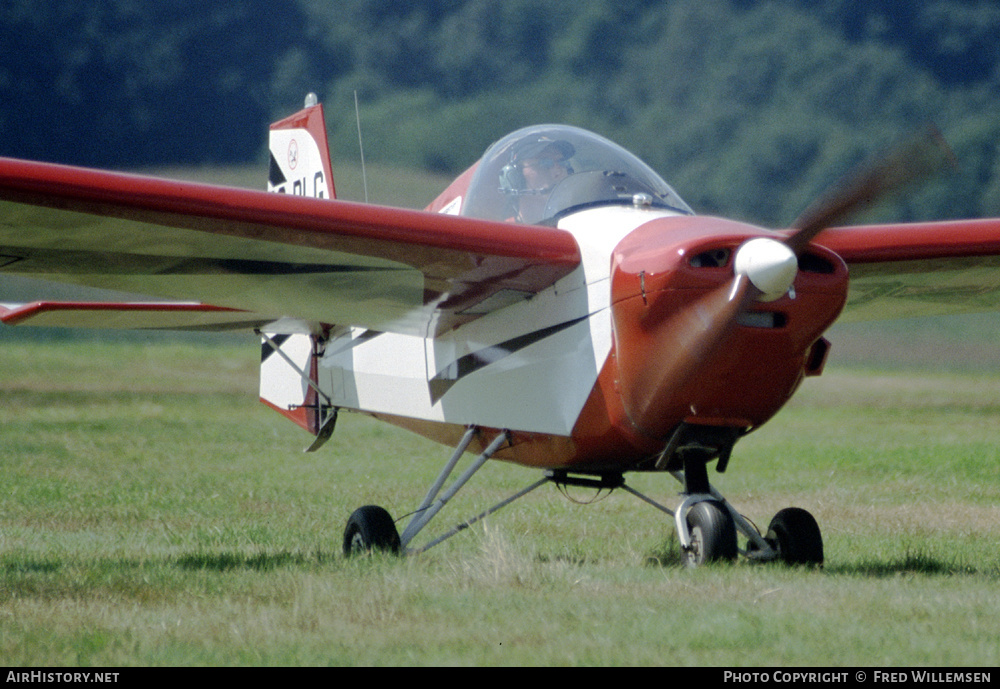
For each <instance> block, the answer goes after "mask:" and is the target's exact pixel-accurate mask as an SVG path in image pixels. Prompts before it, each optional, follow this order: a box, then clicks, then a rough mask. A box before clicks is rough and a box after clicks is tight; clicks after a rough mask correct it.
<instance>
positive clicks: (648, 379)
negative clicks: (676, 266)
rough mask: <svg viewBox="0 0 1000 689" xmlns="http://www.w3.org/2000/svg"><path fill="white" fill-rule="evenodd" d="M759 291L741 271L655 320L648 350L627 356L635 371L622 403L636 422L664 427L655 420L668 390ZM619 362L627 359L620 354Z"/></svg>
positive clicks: (649, 428) (652, 430)
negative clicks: (632, 359) (635, 357)
mask: <svg viewBox="0 0 1000 689" xmlns="http://www.w3.org/2000/svg"><path fill="white" fill-rule="evenodd" d="M759 294H760V290H758V289H757V288H756V287H754V286H753V284H752V283H751V281H750V279H749V278H748V277H747V276H746V275H745V274H737V275H735V276H734V277H733V279H732V280H730V281H729V282H728V283H726V284H724V285H720V286H719V287H717V288H716V289H714V290H712V291H711V292H709V293H707V294H705V295H704V296H702V297H701V298H700V299H698V300H697V301H695V302H694V303H692V304H691V305H689V306H688V307H687V308H685V309H683V310H682V311H679V312H677V313H675V314H673V315H672V316H671V317H670V318H669V319H667V320H666V321H664V322H661V323H659V324H658V325H657V326H656V333H655V335H654V338H653V342H652V343H651V345H650V346H649V347H648V349H644V351H645V352H648V353H649V354H650V355H640V356H642V360H641V361H635V362H632V364H633V365H636V366H637V367H638V369H639V372H638V375H635V376H632V377H631V379H632V380H633V381H634V384H633V385H632V386H630V388H631V389H630V399H629V400H627V401H626V407H627V411H628V414H629V418H631V419H632V422H633V423H635V424H636V426H638V427H639V428H641V429H642V430H643V431H644V432H646V433H648V434H650V435H655V434H657V433H658V432H660V431H661V430H662V431H663V432H666V429H659V428H658V425H659V424H660V423H661V419H663V418H664V413H663V407H664V405H665V404H668V403H669V399H668V398H669V396H670V395H671V394H672V393H673V392H675V391H676V390H678V389H680V388H681V387H682V386H683V385H684V384H685V383H687V382H688V380H689V379H690V378H691V376H692V375H693V374H694V373H695V372H696V371H697V370H698V368H699V367H700V366H701V365H702V364H703V363H704V361H705V360H706V359H708V358H709V357H711V356H712V354H713V353H714V352H715V351H716V349H717V348H718V346H719V345H720V344H721V342H722V341H723V340H724V339H725V337H726V335H728V334H729V333H730V332H731V330H732V329H733V327H734V326H735V325H736V323H737V319H738V317H739V314H740V313H742V312H743V311H745V310H746V309H747V308H748V307H749V305H750V304H751V303H752V302H753V300H754V299H756V298H757V296H758V295H759ZM623 354H625V355H626V356H627V353H626V352H623ZM636 354H639V353H638V352H636ZM620 363H621V364H624V365H626V366H628V365H629V362H627V361H624V360H622V359H621V357H620Z"/></svg>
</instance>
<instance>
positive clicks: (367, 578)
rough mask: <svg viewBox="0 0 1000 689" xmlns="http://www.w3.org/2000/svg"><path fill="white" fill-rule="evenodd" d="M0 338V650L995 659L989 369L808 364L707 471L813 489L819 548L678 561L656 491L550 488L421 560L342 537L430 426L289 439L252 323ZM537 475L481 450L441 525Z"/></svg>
mask: <svg viewBox="0 0 1000 689" xmlns="http://www.w3.org/2000/svg"><path fill="white" fill-rule="evenodd" d="M0 346H2V347H3V360H4V365H3V368H2V369H0V428H2V433H3V441H2V442H3V444H2V454H0V486H2V493H0V657H2V658H4V659H5V661H6V664H8V665H26V666H39V665H94V666H112V665H113V666H129V665H138V666H147V665H191V664H210V665H300V664H308V665H327V664H332V665H356V664H360V665H396V664H407V665H473V664H475V665H482V664H497V665H526V664H527V665H580V664H588V665H635V664H642V665H661V664H666V665H675V664H687V665H793V664H794V665H949V666H951V665H985V666H995V665H997V663H998V661H1000V644H998V643H997V639H998V638H1000V597H998V596H997V595H996V591H997V585H998V583H1000V375H998V374H997V373H995V372H994V371H991V370H977V371H973V372H968V371H966V372H961V371H951V372H947V373H941V372H940V371H938V370H895V371H890V370H885V369H884V368H883V369H872V368H862V367H860V364H859V363H857V362H853V363H851V364H850V365H847V364H846V363H845V364H836V363H833V364H831V367H830V369H829V370H828V371H827V372H826V374H825V375H824V376H823V377H822V378H819V379H814V380H809V381H807V382H806V384H805V385H804V387H803V389H802V390H801V391H800V394H799V395H798V396H797V397H796V399H795V400H793V402H792V403H791V404H790V406H789V408H788V409H786V410H785V411H784V412H783V413H782V414H781V415H779V417H778V418H777V419H775V420H774V421H773V422H771V423H770V424H769V425H768V426H766V427H764V428H763V429H761V430H760V431H759V432H758V433H755V434H753V435H752V436H750V437H748V438H746V439H745V440H743V441H742V442H741V443H740V445H738V446H737V451H736V453H735V454H734V457H733V461H732V463H731V465H730V469H729V471H728V472H727V473H726V474H725V475H722V476H719V475H716V474H714V473H713V480H714V481H716V484H717V485H718V486H719V488H720V489H721V490H722V491H723V492H724V493H725V494H726V495H727V497H728V498H729V499H730V500H731V501H732V502H733V503H734V504H735V505H737V507H739V508H740V509H741V510H742V511H743V512H744V513H745V514H746V515H747V516H748V517H749V518H751V519H752V520H754V521H755V522H757V523H758V524H759V525H760V526H761V527H765V526H766V524H767V521H768V520H769V519H770V517H771V515H773V514H774V512H775V511H777V510H778V509H780V508H781V507H784V506H787V505H793V504H794V505H799V506H802V507H805V508H807V509H809V510H810V511H812V512H813V513H814V514H815V515H816V517H817V519H818V520H819V522H820V526H821V527H822V529H823V533H824V539H825V542H826V552H827V564H826V566H825V568H824V569H823V570H822V571H803V570H797V569H788V568H785V567H781V566H759V565H751V564H748V563H740V564H737V565H735V566H731V567H712V568H706V569H702V570H697V571H692V570H685V569H683V568H681V567H680V566H679V564H678V554H677V546H676V539H675V537H674V535H673V530H672V528H671V525H670V524H669V523H668V520H667V519H666V518H665V516H664V515H661V514H660V513H659V512H657V511H655V510H653V509H652V508H650V507H648V506H646V505H644V504H643V503H641V502H639V501H637V500H635V499H633V498H631V497H630V496H627V495H625V494H623V493H614V494H612V495H610V496H609V497H606V498H604V499H602V500H599V501H596V502H594V503H593V504H590V505H579V504H575V503H574V502H571V501H567V500H566V499H565V498H564V497H563V496H562V495H560V494H559V493H558V492H557V491H556V490H554V489H551V488H548V487H546V488H543V489H541V490H539V491H536V492H535V493H533V494H531V495H530V496H528V497H527V498H525V499H523V500H522V501H521V502H519V503H516V504H515V505H514V506H512V507H510V508H508V509H507V510H505V511H502V512H500V513H498V514H496V515H494V516H492V517H490V518H489V519H487V520H486V521H485V523H484V524H481V525H477V526H476V527H473V528H472V529H470V530H468V531H466V532H464V533H462V534H460V535H459V536H457V537H456V538H454V539H452V540H450V541H448V542H446V543H445V544H443V545H441V546H440V547H438V548H435V549H433V550H431V551H429V552H428V553H426V554H424V555H422V556H419V557H413V558H404V559H394V558H383V557H375V558H363V559H359V560H345V559H344V558H343V557H342V556H341V555H340V539H341V532H342V529H343V524H344V521H345V520H346V518H347V516H348V515H349V514H350V512H351V510H353V509H354V508H355V507H357V506H359V505H361V504H366V503H369V502H373V503H377V504H381V505H384V506H385V507H387V508H388V509H389V510H390V512H392V513H393V515H395V516H397V517H402V516H404V515H405V514H407V513H408V512H409V511H410V510H412V509H413V508H414V507H415V506H416V504H417V503H418V502H419V500H420V499H421V498H422V497H423V495H424V493H425V491H426V488H427V486H428V485H429V483H430V481H431V480H432V479H433V477H434V475H436V472H437V471H438V469H439V467H440V465H441V464H442V463H443V462H444V461H445V460H446V459H447V457H448V455H449V452H450V451H449V450H448V448H444V447H440V446H437V445H433V444H431V443H428V442H426V441H423V440H421V439H419V438H416V437H414V436H412V435H409V434H407V433H405V432H403V431H398V430H396V429H393V428H391V427H387V426H383V425H380V424H378V423H375V422H373V421H371V420H368V419H366V418H364V417H360V416H356V415H346V416H344V418H342V420H341V422H340V424H339V427H338V430H337V433H336V435H335V437H334V438H333V440H332V441H331V442H330V443H329V444H328V445H327V446H326V447H324V448H323V449H322V450H321V451H320V452H318V453H315V454H304V453H303V452H302V449H303V448H304V447H305V446H306V445H307V444H308V442H309V438H308V437H307V436H306V435H305V434H304V433H303V432H301V431H300V430H299V429H297V428H296V427H294V426H293V425H291V424H289V423H288V422H287V421H285V420H284V419H282V418H281V417H280V416H278V415H277V414H274V413H273V412H271V411H269V410H267V409H266V408H264V407H263V406H262V405H260V404H258V403H257V401H256V362H257V357H258V353H259V348H258V346H257V345H256V343H255V342H253V341H252V340H227V339H223V340H213V341H209V342H202V341H196V342H176V341H169V340H168V341H161V340H157V341H153V342H145V341H139V342H127V341H106V340H101V339H96V340H85V341H80V342H44V341H35V342H33V341H16V340H14V341H7V340H4V341H0ZM535 478H536V476H535V475H534V474H532V473H531V472H529V471H526V470H523V469H520V468H517V467H511V466H507V465H503V464H496V465H490V466H488V467H487V469H486V470H484V471H483V472H481V473H480V474H479V475H478V476H477V477H476V478H475V479H474V480H473V481H472V483H470V485H469V486H468V488H467V489H466V490H465V491H464V492H463V493H460V494H459V496H458V497H456V498H455V500H454V501H453V502H452V503H450V504H449V506H448V508H447V509H446V511H445V512H444V513H442V517H441V521H440V522H438V524H437V530H443V529H444V528H446V527H448V526H450V525H451V524H453V523H455V522H457V521H459V520H460V519H462V518H464V517H467V516H470V515H471V514H473V513H475V512H478V511H479V510H480V509H483V508H485V507H487V506H489V505H490V504H492V503H493V502H495V501H497V500H498V499H500V498H502V497H504V496H506V495H507V494H508V493H510V492H513V491H514V490H516V489H518V488H520V487H522V486H525V485H527V484H528V483H530V482H532V481H533V480H535ZM631 483H633V484H634V485H635V486H636V487H637V488H638V489H640V490H642V491H643V492H646V493H648V494H650V495H652V496H654V497H656V498H658V499H660V500H661V501H664V502H667V503H670V502H672V501H673V500H674V499H675V498H674V496H675V494H676V492H677V486H676V484H674V483H673V481H672V479H670V478H669V477H663V476H652V475H650V476H637V477H635V478H634V479H632V480H631ZM572 497H573V498H575V499H576V500H577V501H582V502H586V501H588V500H589V499H591V498H592V497H594V496H593V495H592V494H590V493H588V492H586V491H583V490H581V489H577V490H576V491H575V492H574V493H572Z"/></svg>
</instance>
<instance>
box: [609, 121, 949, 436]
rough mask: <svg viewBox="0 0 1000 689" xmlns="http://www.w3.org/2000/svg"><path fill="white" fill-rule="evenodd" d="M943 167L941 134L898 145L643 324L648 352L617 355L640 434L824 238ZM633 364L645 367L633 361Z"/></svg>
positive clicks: (783, 288)
mask: <svg viewBox="0 0 1000 689" xmlns="http://www.w3.org/2000/svg"><path fill="white" fill-rule="evenodd" d="M945 161H952V162H953V161H954V157H953V155H952V153H951V151H950V149H949V148H948V146H947V144H946V143H945V141H944V139H943V138H942V137H941V135H940V134H939V133H938V132H937V130H936V129H930V130H928V131H926V132H924V133H922V134H921V135H919V136H917V137H915V138H913V139H912V140H910V141H908V142H906V143H905V144H903V145H901V146H898V147H897V148H895V149H893V150H891V151H890V152H889V153H888V154H887V155H884V156H883V157H881V158H880V159H878V160H876V161H875V162H874V163H870V164H868V165H867V166H865V167H863V168H861V169H860V170H858V171H855V172H854V173H852V174H849V175H848V176H847V177H846V178H845V179H844V180H843V181H842V182H841V183H840V184H839V185H837V186H835V187H834V188H833V189H832V190H831V191H830V192H829V193H827V194H826V195H824V196H822V197H820V198H819V199H818V200H817V201H816V202H815V203H814V204H813V205H811V206H810V207H809V208H807V209H806V211H805V212H804V213H803V214H802V215H801V216H800V217H799V218H798V219H797V220H796V222H795V223H793V226H792V227H793V231H792V233H791V234H789V235H787V236H786V237H783V238H779V237H770V236H766V237H755V238H752V239H749V240H748V241H746V242H745V243H743V244H742V245H741V246H740V247H739V248H738V249H737V251H736V252H735V255H734V257H733V260H732V266H733V277H732V279H731V280H729V281H728V282H727V283H725V284H723V285H720V286H719V287H717V288H715V289H714V290H711V291H709V292H707V293H706V294H704V295H703V296H701V297H700V298H699V299H697V300H696V301H695V302H693V303H691V304H689V305H688V306H686V307H685V308H684V309H682V310H680V311H677V312H674V313H671V314H670V315H669V317H667V318H665V319H664V320H663V321H662V322H660V323H656V324H652V325H645V326H644V327H645V328H646V329H647V330H648V331H649V335H650V336H651V337H652V339H653V341H652V343H651V346H649V347H644V348H643V353H635V354H629V353H627V352H619V357H620V359H622V358H624V359H628V358H629V357H630V356H631V357H633V361H632V362H630V365H633V366H636V370H637V371H638V375H634V376H632V377H631V379H632V388H633V389H631V390H629V391H627V392H625V391H623V399H624V400H625V406H626V412H627V413H628V415H629V417H630V418H631V420H632V422H633V423H634V424H635V425H636V427H637V428H638V429H639V430H640V431H643V432H646V433H647V434H655V433H657V432H658V430H659V426H660V425H661V422H660V421H659V419H658V417H659V415H660V413H661V408H662V400H661V399H660V398H662V397H663V396H665V395H668V394H670V393H671V392H672V391H676V390H678V389H679V388H681V387H682V386H684V385H685V384H687V383H688V382H689V381H690V380H691V377H692V376H693V375H694V374H695V372H697V371H699V370H700V369H701V367H702V366H703V364H704V363H705V362H706V361H707V360H708V359H710V358H711V357H712V356H713V355H715V354H716V353H717V352H718V348H719V346H720V344H721V343H722V342H723V341H724V340H725V338H726V337H727V336H728V335H729V334H730V333H731V332H732V330H733V329H734V328H735V326H736V325H737V324H738V323H739V322H740V320H741V318H743V317H745V315H746V314H747V313H748V312H750V311H751V310H752V307H753V305H754V304H755V303H756V302H770V301H775V300H777V299H780V298H781V297H783V296H784V295H786V294H788V293H789V290H790V289H791V288H792V284H793V282H794V281H795V278H796V275H797V273H798V264H799V258H800V257H801V256H802V254H803V253H804V252H805V250H806V248H807V247H808V246H809V243H810V242H811V241H812V240H813V239H814V238H815V237H816V236H817V235H818V234H819V233H820V232H822V231H823V230H824V229H826V228H828V227H831V226H832V225H834V224H835V223H837V222H839V221H842V220H843V219H845V218H846V217H847V216H850V215H852V214H854V213H856V212H858V211H860V210H862V209H863V208H865V207H867V206H869V205H871V204H873V203H874V202H876V201H879V200H883V199H884V198H885V197H886V196H887V195H889V194H890V193H892V192H896V191H898V190H900V189H901V188H902V187H904V186H907V185H909V184H912V183H914V182H916V181H918V180H920V179H923V178H925V177H927V176H929V175H930V174H931V173H932V172H935V171H936V170H938V169H939V168H940V167H941V166H942V163H944V162H945ZM793 296H794V295H793ZM651 354H652V355H651ZM636 357H642V358H643V361H635V358H636ZM652 429H657V431H653V430H652Z"/></svg>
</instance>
